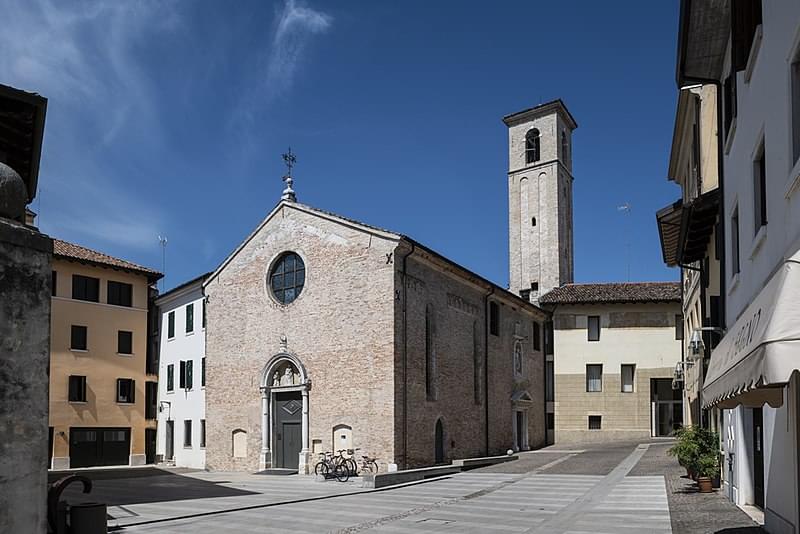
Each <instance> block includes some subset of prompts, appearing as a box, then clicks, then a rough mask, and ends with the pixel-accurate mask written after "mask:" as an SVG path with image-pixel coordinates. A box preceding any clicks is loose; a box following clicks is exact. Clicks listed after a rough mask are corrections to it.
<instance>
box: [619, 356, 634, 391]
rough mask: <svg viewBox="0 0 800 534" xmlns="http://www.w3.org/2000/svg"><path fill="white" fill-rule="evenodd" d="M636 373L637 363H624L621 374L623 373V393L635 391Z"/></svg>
mask: <svg viewBox="0 0 800 534" xmlns="http://www.w3.org/2000/svg"><path fill="white" fill-rule="evenodd" d="M635 373H636V365H634V364H627V363H623V364H622V369H621V371H620V375H622V377H621V382H622V392H623V393H633V377H634V375H635Z"/></svg>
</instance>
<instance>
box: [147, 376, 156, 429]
mask: <svg viewBox="0 0 800 534" xmlns="http://www.w3.org/2000/svg"><path fill="white" fill-rule="evenodd" d="M157 399H158V382H145V383H144V418H145V419H149V420H151V421H152V420H155V419H157V418H158V407H157V405H156V401H157Z"/></svg>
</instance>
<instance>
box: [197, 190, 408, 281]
mask: <svg viewBox="0 0 800 534" xmlns="http://www.w3.org/2000/svg"><path fill="white" fill-rule="evenodd" d="M283 208H292V209H296V210H297V211H301V212H303V213H307V214H310V215H315V216H318V217H322V218H323V219H327V220H329V221H333V222H336V223H339V224H342V225H344V226H348V227H350V228H355V229H357V230H361V231H363V232H367V233H370V234H373V235H377V236H379V237H383V238H386V239H391V240H395V241H399V240H400V239H401V237H402V236H401V235H400V234H396V233H394V232H390V231H389V230H384V229H383V228H378V227H376V226H370V225H368V224H364V223H362V222H359V221H356V220H353V219H348V218H346V217H342V216H340V215H336V214H334V213H331V212H328V211H324V210H320V209H317V208H312V207H311V206H307V205H305V204H300V203H298V202H292V201H289V200H281V201H280V202H278V204H277V205H276V206H275V207H274V208H273V209H272V211H270V212H269V214H268V215H267V216H266V217H265V218H264V219H263V220H262V221H261V222H260V223H259V224H258V226H256V228H255V229H254V230H253V231H252V232H250V234H249V235H248V236H247V237H246V238H245V240H244V241H242V242H241V243H240V244H239V246H238V247H236V248H235V249H234V251H233V252H231V253H230V254H229V255H228V257H227V258H225V259H224V260H223V261H222V263H220V265H219V267H217V268H216V269H215V270H214V271H213V272H212V273H211V274H210V275H209V276H208V278H206V280H205V281H204V282H203V288H205V287H206V286H208V284H210V283H211V282H212V281H213V280H214V279H216V278H217V276H219V273H220V272H222V270H223V269H225V267H227V266H228V264H229V263H230V262H231V261H233V259H234V258H235V257H236V256H237V255H238V254H239V252H241V251H242V249H244V247H245V246H247V244H248V243H250V241H252V240H253V238H254V237H255V236H256V234H258V232H260V231H261V229H262V228H264V226H266V225H267V223H269V222H270V221H271V220H272V219H273V217H275V216H276V215H277V214H278V213H279V212H280V211H281V209H283Z"/></svg>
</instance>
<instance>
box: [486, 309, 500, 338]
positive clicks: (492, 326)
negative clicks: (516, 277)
mask: <svg viewBox="0 0 800 534" xmlns="http://www.w3.org/2000/svg"><path fill="white" fill-rule="evenodd" d="M489 333H490V334H492V335H493V336H499V335H500V307H499V306H498V305H497V303H496V302H490V303H489Z"/></svg>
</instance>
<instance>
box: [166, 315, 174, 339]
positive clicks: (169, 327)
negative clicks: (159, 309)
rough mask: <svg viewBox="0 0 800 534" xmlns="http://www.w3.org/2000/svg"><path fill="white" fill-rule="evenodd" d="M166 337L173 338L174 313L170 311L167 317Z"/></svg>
mask: <svg viewBox="0 0 800 534" xmlns="http://www.w3.org/2000/svg"><path fill="white" fill-rule="evenodd" d="M167 337H168V338H173V337H175V312H174V311H171V312H169V314H168V315H167Z"/></svg>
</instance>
